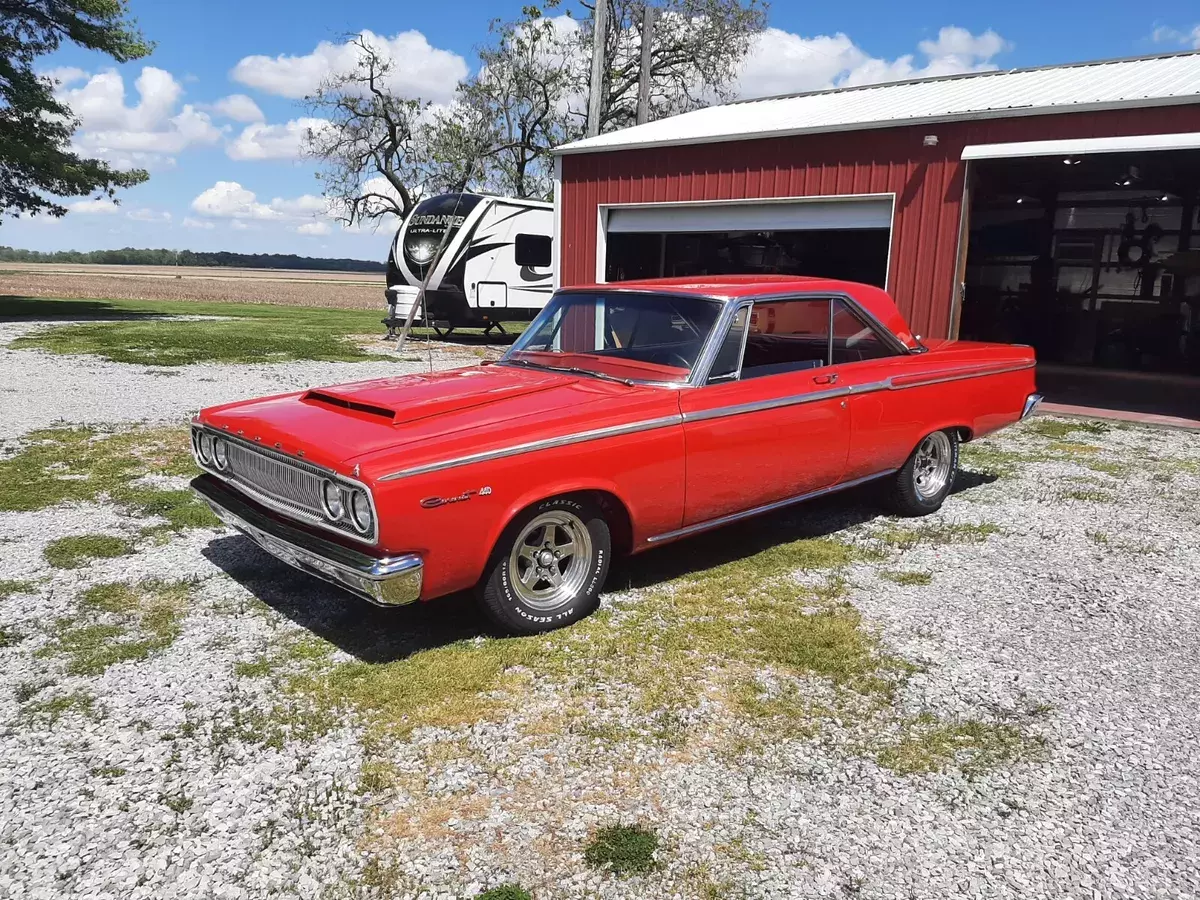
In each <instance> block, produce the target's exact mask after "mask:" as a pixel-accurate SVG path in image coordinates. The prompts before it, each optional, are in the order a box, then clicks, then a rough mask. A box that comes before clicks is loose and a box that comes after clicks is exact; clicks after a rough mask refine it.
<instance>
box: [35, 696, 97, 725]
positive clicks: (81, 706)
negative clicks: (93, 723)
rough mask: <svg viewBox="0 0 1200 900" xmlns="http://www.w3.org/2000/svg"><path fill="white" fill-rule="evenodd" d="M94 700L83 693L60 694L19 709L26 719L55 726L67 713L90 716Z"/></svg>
mask: <svg viewBox="0 0 1200 900" xmlns="http://www.w3.org/2000/svg"><path fill="white" fill-rule="evenodd" d="M95 705H96V698H95V697H93V696H92V695H91V694H88V693H85V692H83V691H76V692H75V693H73V694H62V695H60V696H58V697H52V698H50V699H49V700H40V701H38V702H36V703H26V704H25V705H24V706H22V707H21V716H22V717H23V718H26V719H38V720H42V721H44V722H46V723H47V724H49V725H53V724H55V723H56V722H57V721H58V720H59V719H61V718H62V717H63V716H64V715H66V714H67V713H78V714H80V715H91V714H92V712H93V711H94V710H95Z"/></svg>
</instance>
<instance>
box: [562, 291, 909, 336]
mask: <svg viewBox="0 0 1200 900" xmlns="http://www.w3.org/2000/svg"><path fill="white" fill-rule="evenodd" d="M566 290H571V291H587V290H594V291H612V290H631V291H669V292H670V293H672V294H694V295H696V296H697V297H716V298H718V299H722V300H741V299H753V298H755V297H767V296H774V295H778V294H789V293H797V294H848V295H850V296H851V297H853V298H854V299H855V300H857V301H858V303H859V305H860V306H862V308H863V309H864V310H866V311H867V312H868V313H870V314H871V315H872V316H874V317H875V319H876V320H878V322H879V324H881V325H883V326H884V327H885V328H886V329H887V330H888V331H890V332H891V333H892V334H894V335H895V336H896V337H897V338H899V339H900V341H901V342H902V343H903V344H905V345H906V346H908V347H910V348H912V347H916V346H917V341H916V339H915V338H914V337H913V335H912V332H911V330H910V329H909V327H908V323H907V322H906V321H905V319H904V316H902V315H901V314H900V310H899V309H897V308H896V304H895V302H894V301H893V300H892V298H891V297H890V296H889V295H888V293H887V292H886V291H884V290H882V289H881V288H877V287H875V286H874V285H870V284H860V283H859V282H857V281H843V280H841V279H839V278H820V277H817V276H812V275H695V276H684V277H676V278H643V279H637V280H633V281H611V282H608V283H606V284H579V285H571V286H570V287H569V288H566Z"/></svg>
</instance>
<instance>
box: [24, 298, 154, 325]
mask: <svg viewBox="0 0 1200 900" xmlns="http://www.w3.org/2000/svg"><path fill="white" fill-rule="evenodd" d="M161 318H163V314H162V313H154V312H136V311H131V310H128V309H120V308H118V307H115V306H113V305H112V304H110V303H106V302H105V301H103V300H56V299H51V298H42V297H17V296H14V295H13V294H0V322H29V321H47V320H58V319H71V320H75V319H111V320H113V321H120V320H128V319H134V320H136V319H161Z"/></svg>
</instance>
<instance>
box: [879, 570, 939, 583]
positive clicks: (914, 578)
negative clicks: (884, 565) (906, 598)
mask: <svg viewBox="0 0 1200 900" xmlns="http://www.w3.org/2000/svg"><path fill="white" fill-rule="evenodd" d="M879 574H880V575H881V576H882V577H884V578H886V579H887V580H888V581H891V582H893V583H895V584H902V585H906V586H908V585H917V586H924V585H927V584H929V583H930V582H932V581H933V574H932V573H931V572H913V571H907V572H880V573H879Z"/></svg>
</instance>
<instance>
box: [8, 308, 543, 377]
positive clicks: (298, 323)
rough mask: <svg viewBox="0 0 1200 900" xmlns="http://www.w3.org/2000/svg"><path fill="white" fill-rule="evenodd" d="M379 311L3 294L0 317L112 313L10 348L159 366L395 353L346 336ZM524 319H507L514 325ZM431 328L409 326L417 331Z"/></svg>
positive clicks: (373, 326) (367, 326)
mask: <svg viewBox="0 0 1200 900" xmlns="http://www.w3.org/2000/svg"><path fill="white" fill-rule="evenodd" d="M383 312H384V310H383V308H382V307H381V308H380V309H378V310H347V309H323V308H318V307H297V306H283V305H278V304H265V303H193V302H188V301H159V300H154V301H151V300H56V299H43V298H33V297H0V318H16V319H21V318H38V319H54V318H64V319H70V318H84V317H93V318H94V317H97V316H99V317H109V318H110V319H111V320H110V321H91V322H83V323H72V324H64V325H54V326H51V327H49V328H46V329H42V330H39V331H35V332H33V333H32V334H26V335H24V336H22V337H20V338H17V339H16V340H15V341H13V342H12V343H11V344H10V345H9V346H11V347H14V348H38V349H41V350H47V351H49V352H51V353H86V354H93V355H96V356H100V357H103V358H104V359H108V360H112V361H114V362H123V363H135V364H141V365H147V366H157V367H166V366H182V365H189V364H191V363H199V362H217V363H265V362H292V361H295V360H320V361H329V362H363V361H367V360H371V361H375V362H379V361H381V360H389V359H396V355H395V354H382V355H380V354H373V353H366V352H364V351H363V350H360V349H359V348H358V347H357V346H355V344H354V343H353V342H352V341H350V340H347V338H349V337H350V336H352V335H362V334H366V335H380V336H382V334H383V326H382V325H381V324H380V320H381V319H382V318H383ZM164 316H219V317H222V318H220V319H207V320H199V321H196V320H186V321H171V320H164V319H163V318H162V317H164ZM523 324H524V323H512V325H513V327H515V328H516V329H517V330H518V331H519V329H520V328H521V327H523ZM506 327H508V323H506ZM509 330H510V332H511V331H512V330H513V328H509ZM431 333H432V332H426V331H424V330H423V329H416V330H414V334H431Z"/></svg>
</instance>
